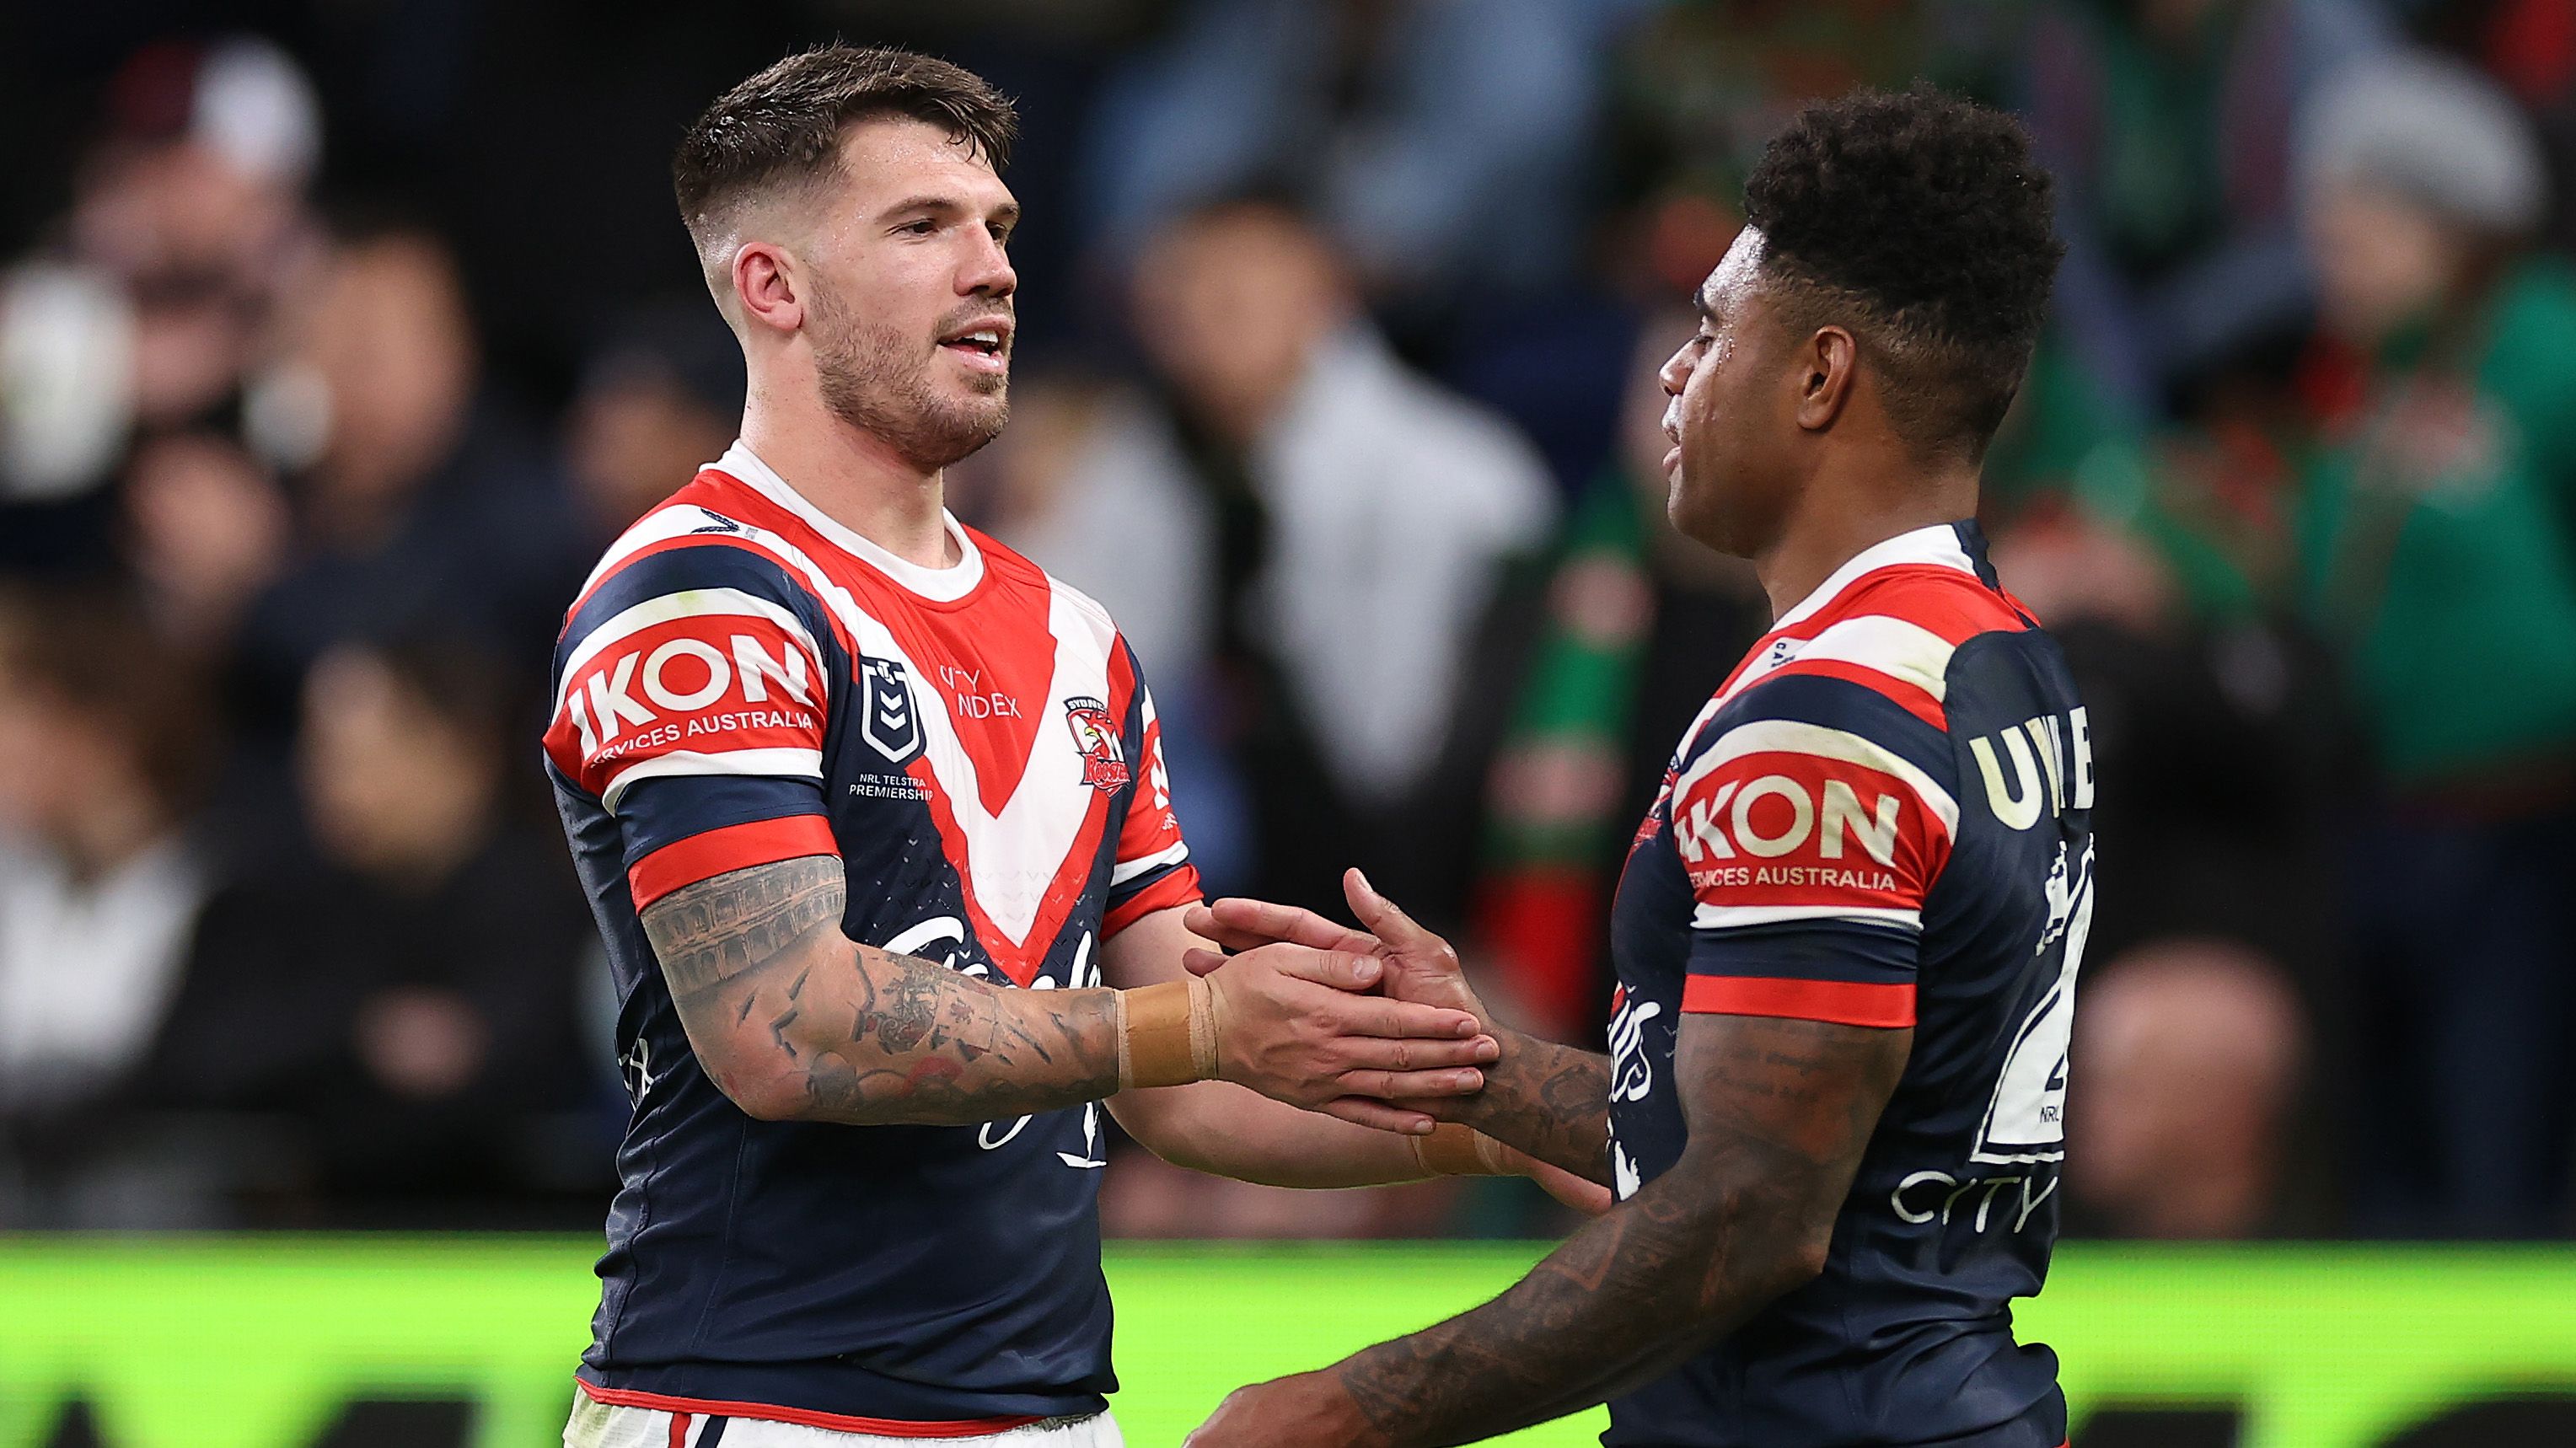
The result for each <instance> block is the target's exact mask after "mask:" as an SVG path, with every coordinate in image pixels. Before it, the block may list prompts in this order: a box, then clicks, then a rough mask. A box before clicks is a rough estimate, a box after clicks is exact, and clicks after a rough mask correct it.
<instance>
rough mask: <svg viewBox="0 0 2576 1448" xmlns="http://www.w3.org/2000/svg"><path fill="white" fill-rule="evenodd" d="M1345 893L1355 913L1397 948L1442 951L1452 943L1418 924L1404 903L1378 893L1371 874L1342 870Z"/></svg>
mask: <svg viewBox="0 0 2576 1448" xmlns="http://www.w3.org/2000/svg"><path fill="white" fill-rule="evenodd" d="M1342 896H1343V898H1345V899H1347V900H1349V901H1350V902H1351V913H1352V914H1354V915H1357V916H1358V917H1359V918H1360V924H1362V925H1365V926H1367V927H1368V928H1369V929H1370V930H1371V931H1372V932H1374V933H1375V934H1376V935H1377V938H1378V939H1380V940H1383V941H1385V942H1386V943H1387V945H1388V946H1389V947H1390V948H1392V949H1396V950H1440V949H1442V948H1444V947H1445V946H1446V945H1447V944H1448V942H1446V941H1444V940H1442V939H1441V938H1440V937H1439V936H1437V935H1434V934H1432V933H1431V932H1430V931H1428V930H1425V929H1423V928H1422V927H1421V926H1420V925H1418V924H1415V923H1414V919H1413V917H1412V916H1410V915H1407V914H1405V913H1404V909H1403V907H1402V906H1399V905H1397V904H1396V903H1395V902H1394V901H1392V900H1389V899H1388V898H1386V897H1385V896H1384V895H1381V894H1379V893H1378V892H1377V887H1376V886H1374V885H1371V884H1370V883H1369V881H1368V876H1366V875H1363V874H1361V873H1360V872H1359V871H1358V870H1357V869H1349V870H1345V871H1343V872H1342Z"/></svg>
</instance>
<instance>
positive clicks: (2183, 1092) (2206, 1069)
mask: <svg viewBox="0 0 2576 1448" xmlns="http://www.w3.org/2000/svg"><path fill="white" fill-rule="evenodd" d="M2085 976H2086V979H2085V984H2084V988H2083V1009H2081V1010H2079V1011H2077V1012H2076V1014H2075V1045H2074V1054H2073V1058H2072V1059H2073V1067H2072V1069H2073V1071H2074V1073H2075V1074H2074V1077H2073V1083H2072V1084H2071V1086H2070V1088H2069V1090H2068V1092H2067V1101H2068V1105H2069V1109H2071V1110H2072V1111H2073V1112H2074V1113H2075V1120H2074V1122H2073V1124H2072V1125H2071V1126H2070V1127H2069V1129H2068V1132H2067V1134H2068V1136H2069V1138H2070V1139H2071V1140H2073V1141H2075V1142H2076V1143H2078V1145H2077V1147H2076V1149H2075V1150H2074V1151H2072V1152H2070V1153H2069V1154H2068V1157H2067V1177H2066V1180H2067V1191H2068V1192H2069V1193H2070V1194H2071V1195H2072V1197H2073V1198H2074V1201H2073V1203H2072V1204H2071V1205H2072V1206H2073V1207H2074V1208H2076V1209H2077V1210H2079V1211H2082V1212H2087V1213H2090V1214H2091V1215H2092V1216H2093V1217H2094V1218H2095V1219H2097V1220H2098V1221H2099V1222H2100V1223H2101V1224H2102V1225H2103V1226H2105V1227H2108V1228H2109V1229H2110V1230H2112V1231H2114V1232H2116V1233H2118V1234H2120V1235H2123V1236H2134V1237H2187V1238H2204V1239H2234V1238H2244V1237H2253V1236H2260V1235H2264V1234H2265V1233H2266V1232H2267V1231H2268V1230H2270V1229H2271V1228H2272V1227H2273V1226H2274V1225H2275V1224H2276V1222H2277V1221H2278V1216H2277V1212H2278V1201H2277V1195H2278V1183H2279V1178H2280V1176H2281V1162H2282V1160H2283V1158H2284V1157H2285V1156H2288V1155H2289V1154H2290V1153H2289V1151H2288V1142H2287V1139H2286V1131H2285V1127H2286V1126H2287V1124H2288V1120H2289V1116H2290V1111H2291V1107H2292V1105H2293V1102H2294V1100H2295V1098H2296V1097H2297V1095H2298V1092H2299V1088H2300V1086H2301V1082H2302V1076H2303V1074H2304V1071H2305V1068H2306V1061H2307V1057H2308V1027H2307V1020H2306V1015H2305V1013H2304V1012H2303V1011H2302V1010H2301V1008H2300V1006H2299V1001H2298V997H2297V995H2296V994H2295V993H2294V992H2292V991H2291V989H2290V987H2289V983H2288V981H2287V979H2286V978H2285V977H2284V976H2283V975H2282V973H2281V971H2280V970H2279V968H2278V967H2276V966H2274V965H2273V964H2272V963H2271V962H2269V961H2267V960H2265V959H2264V958H2263V957H2262V956H2260V955H2257V954H2255V953H2254V952H2252V951H2250V950H2247V949H2245V948H2244V947H2242V946H2240V945H2234V944H2230V943H2228V942H2225V941H2218V940H2167V941H2161V942H2157V943H2155V944H2152V945H2148V946H2143V947H2140V948H2139V949H2137V950H2135V951H2132V952H2130V953H2129V954H2128V955H2126V956H2124V957H2121V958H2119V959H2115V960H2109V961H2104V962H2101V963H2099V964H2096V965H2093V966H2090V967H2088V968H2087V969H2086V972H2085Z"/></svg>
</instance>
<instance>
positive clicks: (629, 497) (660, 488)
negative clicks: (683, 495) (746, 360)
mask: <svg viewBox="0 0 2576 1448" xmlns="http://www.w3.org/2000/svg"><path fill="white" fill-rule="evenodd" d="M742 389H743V381H742V345H741V344H740V343H738V342H736V341H735V340H734V339H733V334H732V333H731V332H729V331H727V330H726V329H725V325H724V319H723V318H722V317H720V316H718V315H717V314H715V313H714V312H711V311H709V310H708V309H707V304H706V299H705V298H704V297H703V296H699V297H690V298H684V299H679V300H674V301H667V302H660V303H654V304H651V305H648V306H644V307H639V308H637V309H636V310H634V311H633V312H631V313H629V314H628V315H627V316H626V317H625V319H624V320H623V321H622V322H621V323H620V324H619V325H618V326H617V328H616V329H615V331H614V332H612V334H611V335H610V336H609V338H608V341H607V343H606V344H605V345H604V346H602V347H600V348H599V350H598V351H597V352H596V353H594V354H593V355H592V357H591V359H590V365H589V367H588V369H587V370H586V371H585V372H584V374H583V377H582V383H581V392H580V394H579V395H578V396H576V397H575V398H574V399H573V406H572V415H571V417H570V418H569V419H568V420H567V424H566V449H565V451H566V453H567V455H568V456H569V458H570V459H571V463H572V479H573V484H574V488H575V491H576V492H577V494H578V496H579V498H580V502H581V507H582V511H583V513H584V514H585V515H586V517H585V522H586V523H587V524H588V530H589V533H590V534H591V543H590V545H588V546H589V547H590V548H591V549H592V551H597V550H598V549H600V548H604V547H605V546H606V545H607V543H608V541H609V540H610V539H611V538H614V537H616V536H617V534H619V533H621V532H623V531H625V529H626V525H627V524H629V523H632V522H634V521H635V520H636V519H637V518H639V517H642V516H643V515H644V513H645V512H646V510H648V509H650V508H651V507H652V506H653V505H654V504H656V503H659V502H661V501H662V500H663V499H664V498H667V497H669V496H670V495H671V494H673V493H675V492H677V491H679V490H680V488H681V487H682V486H683V485H684V484H686V483H687V482H688V481H689V479H691V478H693V477H695V476H697V472H698V469H699V468H700V467H703V466H704V465H706V464H708V463H711V462H714V461H715V460H716V459H717V458H719V457H722V456H723V455H724V450H725V449H726V448H728V447H730V446H732V445H733V438H734V432H735V430H736V428H738V427H739V426H740V424H741V422H742ZM565 602H566V603H569V602H571V600H570V599H569V598H567V599H566V600H565Z"/></svg>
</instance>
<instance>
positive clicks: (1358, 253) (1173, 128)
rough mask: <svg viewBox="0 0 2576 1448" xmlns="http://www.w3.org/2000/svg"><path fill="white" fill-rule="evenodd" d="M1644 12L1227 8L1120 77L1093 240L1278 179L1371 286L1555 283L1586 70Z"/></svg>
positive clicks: (1584, 127) (1122, 247)
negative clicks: (1630, 20)
mask: <svg viewBox="0 0 2576 1448" xmlns="http://www.w3.org/2000/svg"><path fill="white" fill-rule="evenodd" d="M1644 8H1646V7H1645V6H1643V5H1641V4H1637V3H1634V0H1621V3H1605V4H1593V5H1565V4H1558V3H1553V0H1486V3H1482V4H1477V5H1453V4H1442V3H1436V0H1396V3H1382V0H1372V3H1362V0H1331V3H1323V4H1316V3H1310V0H1221V3H1217V4H1211V5H1203V6H1198V7H1195V8H1193V9H1191V10H1189V11H1186V12H1185V13H1184V16H1183V18H1182V20H1181V22H1180V24H1179V26H1178V28H1177V29H1176V30H1175V32H1174V33H1173V34H1172V35H1171V37H1170V38H1169V40H1168V41H1167V42H1165V44H1164V45H1162V46H1161V47H1160V48H1158V49H1156V50H1153V51H1150V52H1148V53H1146V54H1145V55H1143V56H1141V57H1139V58H1138V59H1137V60H1135V61H1134V62H1132V63H1131V64H1130V65H1129V66H1128V68H1127V69H1126V71H1125V72H1124V73H1123V74H1121V75H1118V76H1116V77H1114V78H1113V79H1112V80H1111V82H1110V84H1109V86H1108V88H1107V90H1106V92H1105V94H1104V96H1103V98H1102V101H1101V105H1100V110H1099V112H1098V114H1097V116H1096V117H1095V119H1094V122H1093V129H1092V134H1091V137H1090V156H1091V160H1090V163H1089V167H1088V170H1089V173H1090V186H1091V188H1092V191H1093V194H1094V197H1095V201H1094V211H1095V216H1094V218H1093V226H1094V232H1095V241H1096V244H1097V245H1098V246H1099V247H1100V248H1101V250H1102V251H1104V252H1105V253H1107V254H1109V255H1114V256H1122V257H1123V256H1127V255H1131V254H1133V252H1134V251H1135V249H1136V248H1137V247H1138V246H1139V245H1141V244H1142V243H1143V242H1144V241H1145V240H1146V239H1147V238H1148V237H1150V236H1152V235H1153V234H1154V233H1155V232H1156V231H1157V230H1158V229H1160V228H1161V227H1162V226H1164V225H1166V224H1167V223H1168V222H1170V221H1171V220H1172V219H1173V218H1174V217H1175V216H1176V215H1179V214H1181V213H1184V212H1186V211H1187V210H1188V209H1189V208H1191V207H1193V206H1196V205H1199V204H1203V203H1205V202H1207V201H1208V200H1210V199H1212V198H1215V197H1219V196H1224V195H1230V194H1235V193H1238V192H1240V191H1242V190H1243V189H1244V188H1245V187H1247V186H1250V185H1254V184H1258V183H1269V182H1284V183H1286V184H1287V185H1289V186H1290V187H1292V188H1293V189H1294V191H1295V193H1296V194H1297V196H1298V197H1299V198H1300V199H1301V200H1303V201H1304V202H1306V203H1307V204H1309V205H1311V206H1312V207H1313V208H1314V210H1315V213H1316V215H1317V216H1318V217H1319V218H1320V219H1321V221H1322V224H1323V225H1324V227H1325V228H1326V229H1327V230H1328V231H1329V232H1330V233H1331V234H1332V236H1333V237H1334V238H1335V240H1336V241H1337V243H1338V244H1339V245H1340V246H1341V248H1342V249H1343V251H1344V252H1345V254H1347V255H1348V256H1349V257H1350V258H1351V259H1352V264H1353V266H1354V268H1355V270H1356V273H1357V276H1358V277H1359V279H1360V280H1361V281H1362V282H1363V283H1364V284H1365V285H1366V286H1367V288H1368V289H1369V291H1370V292H1371V293H1372V294H1373V295H1376V296H1378V297H1380V298H1381V299H1383V300H1386V301H1390V302H1393V303H1396V304H1399V305H1403V306H1408V307H1410V308H1412V309H1414V310H1420V308H1421V305H1422V304H1423V303H1424V302H1425V301H1426V300H1430V299H1434V298H1438V299H1448V298H1455V297H1461V296H1467V295H1473V294H1475V293H1477V292H1478V291H1479V290H1485V289H1493V288H1505V289H1508V288H1510V287H1513V286H1529V285H1533V284H1543V283H1546V282H1550V281H1553V280H1555V279H1556V278H1557V277H1558V276H1559V275H1560V274H1561V273H1563V271H1564V270H1565V269H1566V268H1567V266H1568V264H1569V263H1570V262H1571V261H1572V260H1573V256H1574V248H1575V245H1576V243H1577V241H1578V240H1579V236H1580V226H1581V211H1580V204H1581V202H1582V200H1583V191H1584V180H1585V165H1586V158H1587V155H1588V152H1589V150H1590V146H1591V140H1592V136H1593V134H1594V129H1595V124H1596V115H1595V112H1596V109H1597V105H1598V97H1597V95H1596V94H1595V91H1596V88H1597V84H1598V82H1597V79H1596V74H1597V71H1598V70H1599V64H1598V62H1599V58H1600V56H1601V53H1602V51H1603V49H1604V47H1605V46H1606V45H1607V43H1608V41H1609V40H1610V38H1611V36H1612V35H1613V34H1614V33H1615V32H1616V30H1617V28H1618V25H1619V23H1620V22H1621V21H1622V20H1623V19H1624V18H1625V17H1626V16H1627V15H1629V14H1630V13H1633V12H1635V11H1638V10H1641V9H1644Z"/></svg>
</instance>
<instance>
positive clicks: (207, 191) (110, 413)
mask: <svg viewBox="0 0 2576 1448" xmlns="http://www.w3.org/2000/svg"><path fill="white" fill-rule="evenodd" d="M320 146H321V118H320V112H319V108H318V105H317V103H316V98H315V96H314V93H313V87H312V85H311V83H310V82H309V81H308V80H307V79H306V78H305V76H304V74H303V72H302V71H301V70H300V69H298V68H297V66H296V65H295V63H294V62H293V61H292V60H290V59H288V58H287V56H286V54H285V52H283V51H282V50H280V49H279V48H278V47H277V46H276V45H274V44H272V43H270V42H268V41H266V40H261V39H256V38H253V37H247V36H234V37H230V38H227V39H222V40H218V41H215V42H212V43H204V44H200V43H195V42H186V43H167V44H158V45H152V46H147V47H145V48H143V49H142V50H140V51H138V52H136V53H135V54H134V55H133V56H132V57H130V58H129V59H128V60H127V61H126V62H125V64H124V65H122V66H121V67H120V68H119V69H118V70H117V72H116V74H115V75H114V77H113V78H112V79H111V81H110V83H109V84H108V86H107V95H106V104H105V107H104V115H103V117H102V124H101V126H100V134H99V136H98V139H97V140H96V142H95V143H94V144H93V145H91V146H90V147H89V149H88V152H87V154H86V155H85V157H84V159H83V162H82V164H81V166H80V167H79V169H78V171H77V173H76V178H75V184H74V191H73V196H72V205H71V209H70V212H69V214H68V216H67V217H66V218H65V219H64V221H63V222H62V224H61V225H60V226H59V227H58V228H56V229H55V232H54V234H53V235H51V236H49V237H48V238H47V244H46V245H45V246H43V247H42V248H40V249H39V250H38V251H37V252H36V253H35V254H34V255H32V256H30V257H29V258H27V259H26V260H24V261H23V262H21V263H20V264H19V265H18V266H16V267H14V268H11V269H9V270H8V271H6V272H5V273H0V397H5V398H6V399H7V406H5V407H0V567H6V566H13V565H14V566H18V567H38V568H40V567H43V566H45V565H47V564H57V565H59V564H61V563H64V562H70V563H72V564H75V565H89V564H94V563H97V562H99V561H102V560H103V555H104V553H105V545H106V541H107V537H106V535H107V525H108V522H109V519H110V517H111V511H110V510H109V509H108V508H107V507H106V506H105V500H104V498H103V497H102V496H101V495H100V494H99V492H98V491H97V490H98V489H99V487H100V485H102V484H104V483H105V482H107V481H108V479H109V478H110V477H111V476H112V475H113V473H114V471H115V469H116V466H117V464H118V463H119V461H120V460H121V459H122V457H123V454H124V452H125V449H126V447H127V445H128V443H129V441H130V440H131V439H132V438H133V437H135V436H137V435H143V436H149V435H151V434H153V433H155V432H158V431H162V430H166V429H174V428H203V427H216V428H229V427H231V426H233V425H234V424H235V422H236V421H237V414H238V413H239V412H240V410H241V407H242V404H243V402H244V399H245V394H246V392H247V391H248V390H249V389H250V388H251V385H252V378H253V374H254V373H255V372H256V371H257V370H258V368H259V367H260V365H261V364H262V362H263V361H264V358H265V355H266V352H267V349H268V348H269V347H270V346H271V345H272V342H273V337H272V332H273V326H272V323H273V320H274V317H275V313H276V309H277V305H278V303H279V301H280V299H281V298H282V297H283V296H284V295H286V294H287V293H288V291H289V290H290V289H291V287H292V285H293V282H294V279H296V278H298V277H300V276H302V275H303V274H304V273H305V271H306V269H307V268H308V266H309V264H310V260H311V258H312V255H313V253H314V250H315V247H314V242H313V226H312V221H311V217H310V214H309V212H308V210H307V208H306V204H305V187H306V184H307V182H308V180H309V179H310V177H311V175H312V173H313V169H314V166H315V163H316V161H317V160H318V158H319V154H320Z"/></svg>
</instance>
